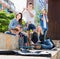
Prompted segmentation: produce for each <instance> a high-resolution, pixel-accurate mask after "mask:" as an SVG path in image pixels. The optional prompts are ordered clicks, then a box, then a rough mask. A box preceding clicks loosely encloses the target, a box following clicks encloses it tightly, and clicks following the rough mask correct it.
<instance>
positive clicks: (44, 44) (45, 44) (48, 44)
mask: <svg viewBox="0 0 60 59" xmlns="http://www.w3.org/2000/svg"><path fill="white" fill-rule="evenodd" d="M41 47H42V48H43V49H51V48H52V47H53V43H52V42H51V41H50V39H46V40H44V41H43V42H42V44H41Z"/></svg>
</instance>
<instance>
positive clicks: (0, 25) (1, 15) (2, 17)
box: [0, 10, 15, 32]
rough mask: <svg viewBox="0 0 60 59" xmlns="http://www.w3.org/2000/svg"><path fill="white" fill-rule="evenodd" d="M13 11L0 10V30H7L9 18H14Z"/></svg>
mask: <svg viewBox="0 0 60 59" xmlns="http://www.w3.org/2000/svg"><path fill="white" fill-rule="evenodd" d="M14 16H15V15H14V13H6V12H5V11H4V10H1V11H0V32H5V31H7V30H8V25H9V23H10V20H11V19H13V18H14Z"/></svg>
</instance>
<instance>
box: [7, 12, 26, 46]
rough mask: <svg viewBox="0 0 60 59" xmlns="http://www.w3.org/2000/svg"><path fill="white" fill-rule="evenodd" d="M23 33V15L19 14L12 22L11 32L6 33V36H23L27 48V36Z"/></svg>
mask: <svg viewBox="0 0 60 59" xmlns="http://www.w3.org/2000/svg"><path fill="white" fill-rule="evenodd" d="M21 32H22V13H18V14H17V15H16V18H15V19H13V20H12V21H11V22H10V24H9V31H8V32H6V34H13V35H16V34H17V35H23V38H24V45H25V46H27V36H26V35H24V34H23V33H21Z"/></svg>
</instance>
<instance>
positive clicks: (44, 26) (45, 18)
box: [40, 8, 48, 37]
mask: <svg viewBox="0 0 60 59" xmlns="http://www.w3.org/2000/svg"><path fill="white" fill-rule="evenodd" d="M40 26H41V27H42V30H43V33H44V36H45V37H46V35H47V31H48V16H47V11H46V9H44V8H43V9H42V14H41V15H40Z"/></svg>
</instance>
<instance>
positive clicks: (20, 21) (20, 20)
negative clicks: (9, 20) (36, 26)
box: [16, 13, 22, 24]
mask: <svg viewBox="0 0 60 59" xmlns="http://www.w3.org/2000/svg"><path fill="white" fill-rule="evenodd" d="M19 14H20V15H21V18H20V19H19V23H20V24H22V13H18V14H17V15H16V18H17V16H18V15H19Z"/></svg>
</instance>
